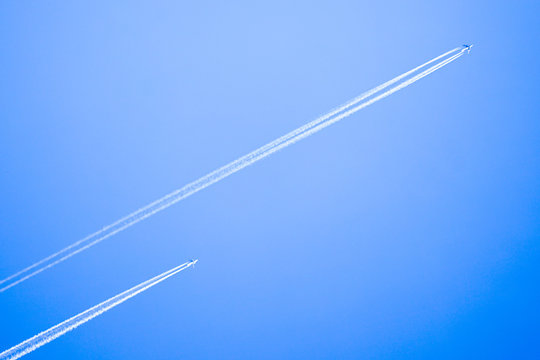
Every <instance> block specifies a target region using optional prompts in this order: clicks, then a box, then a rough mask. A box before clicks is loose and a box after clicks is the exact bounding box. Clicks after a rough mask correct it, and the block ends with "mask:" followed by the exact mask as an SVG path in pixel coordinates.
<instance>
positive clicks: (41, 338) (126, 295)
mask: <svg viewBox="0 0 540 360" xmlns="http://www.w3.org/2000/svg"><path fill="white" fill-rule="evenodd" d="M197 261H198V260H192V261H189V262H187V263H184V264H182V265H179V266H177V267H175V268H172V269H171V270H169V271H165V272H164V273H162V274H160V275H158V276H155V277H153V278H151V279H150V280H146V281H145V282H143V283H140V284H139V285H137V286H134V287H132V288H131V289H129V290H126V291H124V292H123V293H120V294H118V295H116V296H114V297H112V298H110V299H109V300H105V301H104V302H102V303H100V304H98V305H96V306H94V307H91V308H90V309H88V310H86V311H83V312H82V313H80V314H78V315H75V316H73V317H72V318H69V319H67V320H66V321H63V322H61V323H60V324H58V325H55V326H53V327H51V328H49V329H48V330H45V331H43V332H40V333H39V334H37V335H36V336H33V337H31V338H30V339H28V340H25V341H23V342H22V343H20V344H18V345H15V346H13V347H12V348H10V349H7V350H6V351H4V352H2V353H0V360H4V359H6V360H7V359H18V358H20V357H22V356H24V355H26V354H28V353H30V352H32V351H34V350H36V349H37V348H39V347H41V346H43V345H45V344H47V343H49V342H51V341H53V340H54V339H56V338H58V337H60V336H62V335H64V334H65V333H67V332H68V331H71V330H73V329H75V328H77V327H78V326H79V325H82V324H84V323H85V322H87V321H89V320H92V319H93V318H95V317H96V316H99V315H101V314H103V313H104V312H106V311H108V310H110V309H112V308H113V307H115V306H117V305H120V304H121V303H123V302H124V301H126V300H127V299H130V298H132V297H134V296H135V295H137V294H140V293H141V292H143V291H145V290H148V289H149V288H151V287H152V286H154V285H156V284H159V283H160V282H162V281H163V280H165V279H168V278H170V277H171V276H173V275H175V274H177V273H179V272H180V271H182V270H184V269H187V268H188V267H190V266H192V265H194V264H195V263H196V262H197Z"/></svg>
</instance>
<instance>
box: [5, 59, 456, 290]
mask: <svg viewBox="0 0 540 360" xmlns="http://www.w3.org/2000/svg"><path fill="white" fill-rule="evenodd" d="M464 51H465V49H462V48H455V49H453V50H450V51H448V52H446V53H444V54H442V55H440V56H437V57H435V58H433V59H431V60H430V61H428V62H426V63H424V64H422V65H420V66H418V67H416V68H414V69H412V70H410V71H407V72H405V73H403V74H401V75H399V76H397V77H395V78H393V79H392V80H389V81H387V82H385V83H384V84H382V85H379V86H377V87H375V88H373V89H371V90H369V91H367V92H365V93H363V94H362V95H360V96H358V97H356V98H354V99H353V100H351V101H349V102H347V103H345V104H344V105H342V106H340V107H338V108H336V109H334V110H332V111H330V112H329V113H327V114H325V115H323V116H321V117H319V118H317V119H315V120H313V121H311V122H310V123H308V124H306V125H304V126H301V127H299V128H298V129H296V130H293V131H291V132H290V133H288V134H286V135H284V136H282V137H280V138H278V139H276V140H274V141H272V142H270V143H268V144H266V145H264V146H262V147H260V148H258V149H257V150H255V151H253V152H251V153H249V154H247V155H244V156H242V157H240V158H239V159H237V160H234V161H233V162H231V163H229V164H227V165H225V166H223V167H221V168H219V169H217V170H214V171H213V172H211V173H209V174H207V175H205V176H203V177H201V178H199V179H198V180H196V181H194V182H192V183H190V184H188V185H186V186H184V187H183V188H180V189H178V190H175V191H173V192H171V193H169V194H167V195H165V196H164V197H162V198H160V199H158V200H156V201H154V202H152V203H150V204H148V205H146V206H144V207H142V208H140V209H138V210H137V211H135V212H132V213H131V214H129V215H127V216H125V217H123V218H122V219H120V220H117V221H116V222H114V223H112V224H110V225H107V226H105V227H104V228H102V229H101V230H99V231H97V232H95V233H93V234H91V235H89V236H87V237H85V238H84V239H81V240H79V241H77V242H75V243H73V244H71V245H69V246H67V247H65V248H63V249H62V250H60V251H58V252H56V253H54V254H52V255H50V256H48V257H46V258H44V259H42V260H39V261H38V262H36V263H34V264H32V265H30V266H28V267H27V268H25V269H22V270H21V271H19V272H17V273H15V274H13V275H11V276H9V277H7V278H5V279H3V280H0V284H2V283H6V282H7V285H4V287H2V288H0V292H3V291H5V290H7V289H9V288H11V287H13V286H15V285H17V284H19V283H21V282H23V281H25V280H27V279H29V278H31V277H33V276H35V275H37V274H39V273H41V272H42V271H44V270H46V269H48V268H50V267H53V266H55V265H56V264H58V263H61V262H63V261H64V260H66V259H68V258H70V257H72V256H73V255H75V254H78V253H80V252H81V251H84V250H86V249H88V248H89V247H91V246H93V245H95V244H97V243H99V242H101V241H103V240H105V239H107V238H109V237H111V236H113V235H115V234H117V233H118V232H120V231H122V230H124V229H126V228H128V227H130V226H132V225H134V224H136V223H138V222H139V221H141V220H144V219H146V218H147V217H150V216H152V215H154V214H155V213H157V212H159V211H161V210H163V209H166V208H168V207H169V206H171V205H173V204H175V203H177V202H178V201H180V200H182V199H185V198H186V197H188V196H190V195H193V194H194V193H196V192H198V191H200V190H202V189H204V188H206V187H208V186H210V185H212V184H214V183H216V182H218V181H220V180H222V179H223V178H225V177H227V176H229V175H232V174H234V173H235V172H237V171H239V170H241V169H243V168H245V167H247V166H249V165H251V164H253V163H255V162H257V161H259V160H261V159H263V158H265V157H267V156H268V155H271V154H273V153H274V152H276V151H278V150H280V149H282V148H284V147H287V146H289V145H291V144H293V143H295V142H297V141H299V140H301V139H304V138H305V137H307V136H309V135H311V134H313V133H315V132H317V131H319V130H321V129H323V128H325V127H326V126H328V125H331V124H333V123H335V122H337V121H339V120H341V119H343V118H344V117H347V116H349V115H351V114H353V113H354V112H356V111H358V110H360V109H362V108H364V107H366V106H368V105H371V104H373V103H374V102H376V101H378V100H381V99H383V98H385V97H386V96H388V95H390V94H392V93H394V92H396V91H398V90H400V89H402V88H404V87H406V86H408V85H410V84H412V83H413V82H415V81H417V80H419V79H421V78H423V77H424V76H426V75H428V74H431V73H432V72H433V71H435V70H437V69H439V68H441V67H443V66H445V65H446V64H448V63H449V62H451V61H454V60H455V59H457V58H458V57H460V56H461V55H463V54H464ZM456 52H457V54H455V55H453V56H450V57H448V56H449V55H450V54H453V53H456ZM441 59H444V60H441ZM439 60H440V61H439ZM437 61H439V62H437ZM432 63H435V64H434V65H432V66H431V67H429V68H427V69H426V70H424V71H423V72H421V73H419V74H417V75H415V76H412V75H413V74H415V73H417V72H418V71H420V69H423V68H425V67H426V66H428V65H430V64H432ZM406 78H408V79H407V80H404V79H406ZM402 80H404V81H403V82H401V83H399V84H397V83H398V82H400V81H402ZM394 84H397V85H395V86H394V87H391V86H392V85H394ZM390 87H391V88H390ZM387 88H390V90H387V91H386V92H384V93H383V94H380V95H377V96H374V95H376V94H378V93H380V92H381V91H383V90H385V89H387ZM370 97H371V99H369V100H368V98H370Z"/></svg>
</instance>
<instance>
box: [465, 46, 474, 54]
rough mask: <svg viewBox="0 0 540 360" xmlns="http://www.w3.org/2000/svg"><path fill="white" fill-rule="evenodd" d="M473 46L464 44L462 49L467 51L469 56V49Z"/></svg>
mask: <svg viewBox="0 0 540 360" xmlns="http://www.w3.org/2000/svg"><path fill="white" fill-rule="evenodd" d="M473 45H474V44H471V45H467V44H464V45H463V47H464V48H465V49H466V50H467V54H469V53H470V52H471V48H472V47H473Z"/></svg>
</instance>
